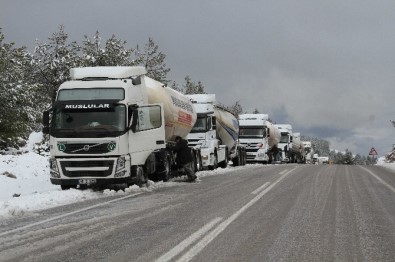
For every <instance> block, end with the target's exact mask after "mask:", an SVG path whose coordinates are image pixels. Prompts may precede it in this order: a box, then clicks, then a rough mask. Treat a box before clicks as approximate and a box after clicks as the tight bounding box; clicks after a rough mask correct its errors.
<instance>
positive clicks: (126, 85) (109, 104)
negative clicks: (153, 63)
mask: <svg viewBox="0 0 395 262" xmlns="http://www.w3.org/2000/svg"><path fill="white" fill-rule="evenodd" d="M146 73H147V71H146V69H145V68H144V67H140V66H136V67H85V68H72V69H70V78H71V80H70V81H66V82H64V83H63V84H61V85H60V87H59V90H58V92H57V96H56V100H55V103H54V104H53V106H52V108H51V109H49V110H47V111H45V112H44V113H43V125H44V127H43V132H44V133H46V134H49V144H50V159H49V165H50V180H51V183H52V184H55V185H60V186H61V188H62V189H69V188H77V187H78V188H80V187H88V186H105V185H111V184H126V185H130V184H138V185H143V184H144V183H146V182H147V180H148V179H153V180H164V181H167V180H168V179H169V178H170V177H171V176H172V174H173V170H174V169H175V168H176V163H175V156H174V153H173V150H172V148H173V147H174V144H175V143H174V141H175V137H176V136H180V137H183V138H186V137H187V135H188V134H189V132H190V131H191V129H192V127H193V126H194V124H195V122H196V118H197V114H196V111H195V109H194V107H193V105H192V103H191V101H190V100H189V98H187V97H186V96H185V95H183V94H181V93H179V92H177V91H175V90H173V89H171V88H169V87H167V86H166V85H164V84H162V83H160V82H158V81H155V80H154V79H151V78H149V77H147V76H146ZM191 152H192V154H193V156H194V159H196V158H197V156H198V155H199V152H197V151H196V150H194V149H191Z"/></svg>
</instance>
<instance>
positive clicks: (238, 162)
mask: <svg viewBox="0 0 395 262" xmlns="http://www.w3.org/2000/svg"><path fill="white" fill-rule="evenodd" d="M239 153H240V152H238V154H237V156H236V157H235V158H233V159H232V162H233V166H240V165H241V161H240V160H241V159H240V154H239Z"/></svg>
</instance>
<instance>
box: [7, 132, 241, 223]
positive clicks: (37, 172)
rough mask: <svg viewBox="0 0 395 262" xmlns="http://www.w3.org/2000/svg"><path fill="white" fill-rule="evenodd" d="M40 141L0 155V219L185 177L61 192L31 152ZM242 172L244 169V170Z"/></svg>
mask: <svg viewBox="0 0 395 262" xmlns="http://www.w3.org/2000/svg"><path fill="white" fill-rule="evenodd" d="M41 140H42V133H32V134H31V135H30V137H29V141H28V143H27V144H26V147H25V148H22V149H21V150H19V152H27V151H28V153H25V154H21V155H0V219H2V218H3V219H4V218H7V217H11V216H23V215H24V214H26V213H27V212H34V211H38V210H43V209H47V208H52V207H56V206H60V205H66V204H70V203H74V202H78V201H84V200H88V199H95V198H101V197H107V196H113V195H124V194H130V193H135V192H145V191H153V190H156V189H158V188H162V187H172V186H179V185H183V184H185V183H182V182H184V181H185V180H186V177H177V178H173V179H171V180H170V181H169V182H166V183H164V182H156V183H154V182H152V181H149V183H148V184H149V186H148V187H142V188H140V187H138V186H136V185H134V186H131V187H129V188H126V189H125V191H122V190H118V191H115V190H110V189H106V190H104V191H94V190H92V189H87V190H78V189H70V190H65V191H63V190H61V189H60V186H56V185H52V184H51V181H50V179H49V163H48V157H46V156H41V155H38V154H36V153H34V152H32V150H33V148H34V145H35V144H36V143H37V142H39V141H41ZM238 168H243V167H237V168H236V167H228V168H225V169H222V168H218V169H217V170H215V171H202V172H198V173H197V176H198V180H199V178H201V177H205V176H212V175H219V174H224V173H228V172H229V171H231V170H236V169H238ZM244 168H245V167H244Z"/></svg>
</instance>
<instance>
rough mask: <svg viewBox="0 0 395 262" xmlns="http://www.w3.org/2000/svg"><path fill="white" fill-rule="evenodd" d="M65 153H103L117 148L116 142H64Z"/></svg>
mask: <svg viewBox="0 0 395 262" xmlns="http://www.w3.org/2000/svg"><path fill="white" fill-rule="evenodd" d="M64 146H65V148H64V150H63V153H66V154H103V153H108V152H111V151H112V150H114V149H115V143H114V142H110V143H83V144H82V143H81V144H80V143H77V144H64Z"/></svg>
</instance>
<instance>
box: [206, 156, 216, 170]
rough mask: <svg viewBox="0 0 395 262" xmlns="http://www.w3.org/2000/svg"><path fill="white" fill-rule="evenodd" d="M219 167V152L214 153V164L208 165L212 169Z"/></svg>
mask: <svg viewBox="0 0 395 262" xmlns="http://www.w3.org/2000/svg"><path fill="white" fill-rule="evenodd" d="M217 167H218V156H217V152H215V153H214V164H213V165H212V166H208V169H210V170H214V169H217Z"/></svg>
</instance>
